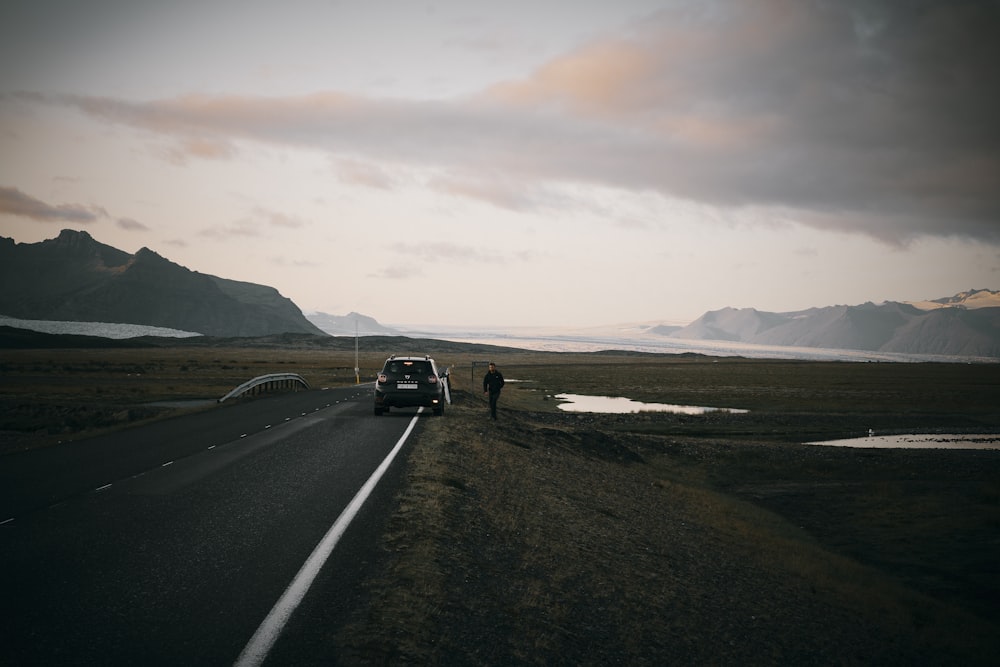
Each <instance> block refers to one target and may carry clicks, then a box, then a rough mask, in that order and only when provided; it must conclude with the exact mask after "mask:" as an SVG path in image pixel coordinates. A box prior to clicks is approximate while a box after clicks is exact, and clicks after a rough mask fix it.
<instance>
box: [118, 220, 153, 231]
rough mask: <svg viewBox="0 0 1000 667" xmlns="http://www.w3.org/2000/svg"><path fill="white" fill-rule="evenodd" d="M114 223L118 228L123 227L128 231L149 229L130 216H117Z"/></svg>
mask: <svg viewBox="0 0 1000 667" xmlns="http://www.w3.org/2000/svg"><path fill="white" fill-rule="evenodd" d="M115 224H116V225H117V226H118V228H119V229H124V230H126V231H130V232H135V231H149V227H147V226H146V225H144V224H142V223H141V222H139V221H138V220H133V219H132V218H118V220H116V221H115Z"/></svg>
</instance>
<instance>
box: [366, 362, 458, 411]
mask: <svg viewBox="0 0 1000 667" xmlns="http://www.w3.org/2000/svg"><path fill="white" fill-rule="evenodd" d="M447 382H448V372H447V371H442V372H438V368H437V364H435V363H434V360H433V359H431V358H430V357H426V356H425V357H397V356H396V355H393V356H391V357H389V358H388V359H386V360H385V366H383V367H382V372H381V373H379V374H378V380H376V381H375V414H376V415H381V414H382V413H383V412H386V411H387V410H388V409H389V408H390V407H393V408H412V407H417V406H424V407H427V408H432V409H433V411H434V414H436V415H443V414H444V403H445V389H446V388H445V385H446V384H447Z"/></svg>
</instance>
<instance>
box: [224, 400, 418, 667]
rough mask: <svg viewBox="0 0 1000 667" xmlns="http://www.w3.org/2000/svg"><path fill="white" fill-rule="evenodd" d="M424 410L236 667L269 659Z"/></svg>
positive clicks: (336, 524) (302, 570) (256, 665)
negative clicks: (296, 610)
mask: <svg viewBox="0 0 1000 667" xmlns="http://www.w3.org/2000/svg"><path fill="white" fill-rule="evenodd" d="M423 411H424V409H423V408H420V409H419V410H418V411H417V414H415V415H413V419H411V420H410V425H409V426H407V427H406V430H405V431H404V432H403V435H402V436H400V438H399V441H398V442H396V446H395V447H393V448H392V451H391V452H389V455H388V456H386V457H385V459H384V460H383V461H382V463H380V464H379V467H378V468H376V469H375V472H373V473H372V476H371V477H369V478H368V481H367V482H365V483H364V486H362V487H361V488H360V489H359V490H358V492H357V493H356V494H355V495H354V498H352V499H351V502H350V503H348V504H347V507H345V508H344V511H343V512H341V513H340V516H339V517H337V520H336V521H334V522H333V525H332V526H330V530H328V531H327V532H326V535H324V536H323V539H322V540H320V542H319V544H317V545H316V548H315V549H313V552H312V553H311V554H310V555H309V558H307V559H306V562H305V563H303V565H302V567H301V568H300V569H299V573H298V574H296V575H295V578H294V579H292V583H290V584H289V585H288V588H286V589H285V592H284V593H283V594H282V595H281V597H280V598H279V599H278V601H277V602H276V603H275V604H274V607H272V608H271V611H270V613H268V615H267V618H265V619H264V621H263V622H262V623H261V624H260V626H259V627H258V628H257V631H256V632H254V633H253V637H251V638H250V641H249V642H248V643H247V645H246V646H245V647H244V648H243V652H242V653H240V657H239V658H237V659H236V662H235V663H233V665H234V667H259V665H261V664H263V663H264V659H265V658H267V654H268V653H269V652H270V651H271V647H272V646H274V642H276V641H277V640H278V636H279V635H280V634H281V631H282V630H283V629H284V628H285V624H286V623H288V619H289V618H291V616H292V612H294V611H295V609H296V607H298V606H299V603H300V602H302V598H304V597H305V595H306V592H308V590H309V587H310V586H312V583H313V581H314V580H315V579H316V575H318V574H319V571H320V569H321V568H322V567H323V564H324V563H326V560H327V558H329V557H330V554H331V553H333V548H334V547H335V546H337V542H339V541H340V538H341V536H343V534H344V531H346V530H347V527H348V526H349V525H350V523H351V521H353V520H354V517H355V516H357V513H358V511H359V510H360V509H361V506H362V505H364V504H365V501H366V500H368V496H370V495H371V492H372V491H373V490H374V489H375V486H376V485H377V484H378V483H379V480H381V479H382V475H384V474H385V471H386V470H388V469H389V466H390V465H391V464H392V461H393V459H395V458H396V455H397V454H398V453H399V450H400V449H402V448H403V444H404V443H405V442H406V439H407V438H409V437H410V433H411V432H412V431H413V427H414V426H416V424H417V418H418V417H419V416H420V413H421V412H423Z"/></svg>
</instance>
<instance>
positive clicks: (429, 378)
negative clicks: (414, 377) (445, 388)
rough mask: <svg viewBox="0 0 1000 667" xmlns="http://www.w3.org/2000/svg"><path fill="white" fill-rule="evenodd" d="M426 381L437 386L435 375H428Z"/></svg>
mask: <svg viewBox="0 0 1000 667" xmlns="http://www.w3.org/2000/svg"><path fill="white" fill-rule="evenodd" d="M427 381H428V382H430V383H431V384H437V381H438V379H437V376H436V375H428V376H427Z"/></svg>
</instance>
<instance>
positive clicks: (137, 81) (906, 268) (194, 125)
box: [0, 0, 1000, 327]
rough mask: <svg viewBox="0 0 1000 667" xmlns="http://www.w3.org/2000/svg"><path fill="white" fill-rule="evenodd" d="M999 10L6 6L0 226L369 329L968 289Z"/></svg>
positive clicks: (847, 0)
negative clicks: (110, 252) (71, 232)
mask: <svg viewBox="0 0 1000 667" xmlns="http://www.w3.org/2000/svg"><path fill="white" fill-rule="evenodd" d="M998 62H1000V3H998V2H996V1H995V0H994V1H964V0H942V1H939V2H934V1H923V0H906V1H904V0H898V1H888V2H886V1H879V0H863V1H862V0H858V1H856V2H854V1H851V0H837V1H834V0H812V1H809V0H730V1H719V2H716V1H712V0H704V1H700V2H690V1H663V0H636V1H632V0H619V1H616V2H606V1H600V2H596V1H591V0H553V1H548V2H547V1H545V0H530V1H521V0H507V1H505V2H502V3H501V2H478V1H475V0H467V1H455V2H443V1H442V2H418V1H405V0H372V1H368V2H362V1H360V0H358V1H356V2H355V1H350V0H341V1H323V0H306V1H298V0H287V1H285V2H281V3H276V2H269V1H267V2H265V1H260V0H232V1H228V0H190V1H189V0H173V1H170V2H156V3H146V2H132V1H131V0H82V1H80V0H27V1H24V0H8V1H7V2H4V3H3V5H2V8H0V236H4V237H8V238H13V239H14V240H15V241H16V242H18V243H36V242H39V241H42V240H45V239H50V238H55V237H56V236H58V234H59V232H60V231H61V230H62V229H75V230H82V231H86V232H88V233H89V234H90V235H91V236H93V237H94V238H95V239H96V240H98V241H99V242H101V243H105V244H107V245H111V246H114V247H116V248H119V249H121V250H124V251H126V252H130V253H134V252H136V251H137V250H139V249H140V248H143V247H146V248H149V249H151V250H153V251H155V252H157V253H158V254H160V255H162V256H163V257H165V258H167V259H169V260H171V261H173V262H176V263H178V264H180V265H182V266H185V267H187V268H189V269H191V270H193V271H199V272H201V273H207V274H211V275H216V276H220V277H224V278H229V279H234V280H244V281H249V282H254V283H260V284H264V285H270V286H272V287H274V288H276V289H277V290H278V291H279V292H280V293H281V294H282V295H283V296H286V297H288V298H290V299H292V300H293V301H294V302H295V303H296V304H297V305H298V306H299V307H300V308H301V309H302V310H303V311H305V312H311V311H321V312H326V313H331V314H335V315H344V314H347V313H349V312H352V311H353V312H359V313H363V314H365V315H368V316H371V317H374V318H376V319H377V320H379V321H380V322H382V323H384V324H395V325H411V326H416V325H439V326H486V327H515V326H557V327H588V326H600V325H609V324H615V323H630V322H662V323H679V324H683V323H687V322H690V321H692V320H694V319H696V318H697V317H699V316H700V315H701V314H703V313H704V312H706V311H709V310H716V309H719V308H724V307H735V308H751V307H752V308H757V309H759V310H765V311H772V312H790V311H795V310H801V309H806V308H810V307H814V306H828V305H836V304H848V305H851V304H859V303H864V302H867V301H872V302H875V303H879V302H882V301H886V300H891V301H920V300H925V299H933V298H940V297H945V296H950V295H953V294H955V293H957V292H961V291H965V290H970V289H983V288H986V289H1000V122H998V120H997V119H1000V86H998V85H997V76H996V65H995V64H996V63H998Z"/></svg>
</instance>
